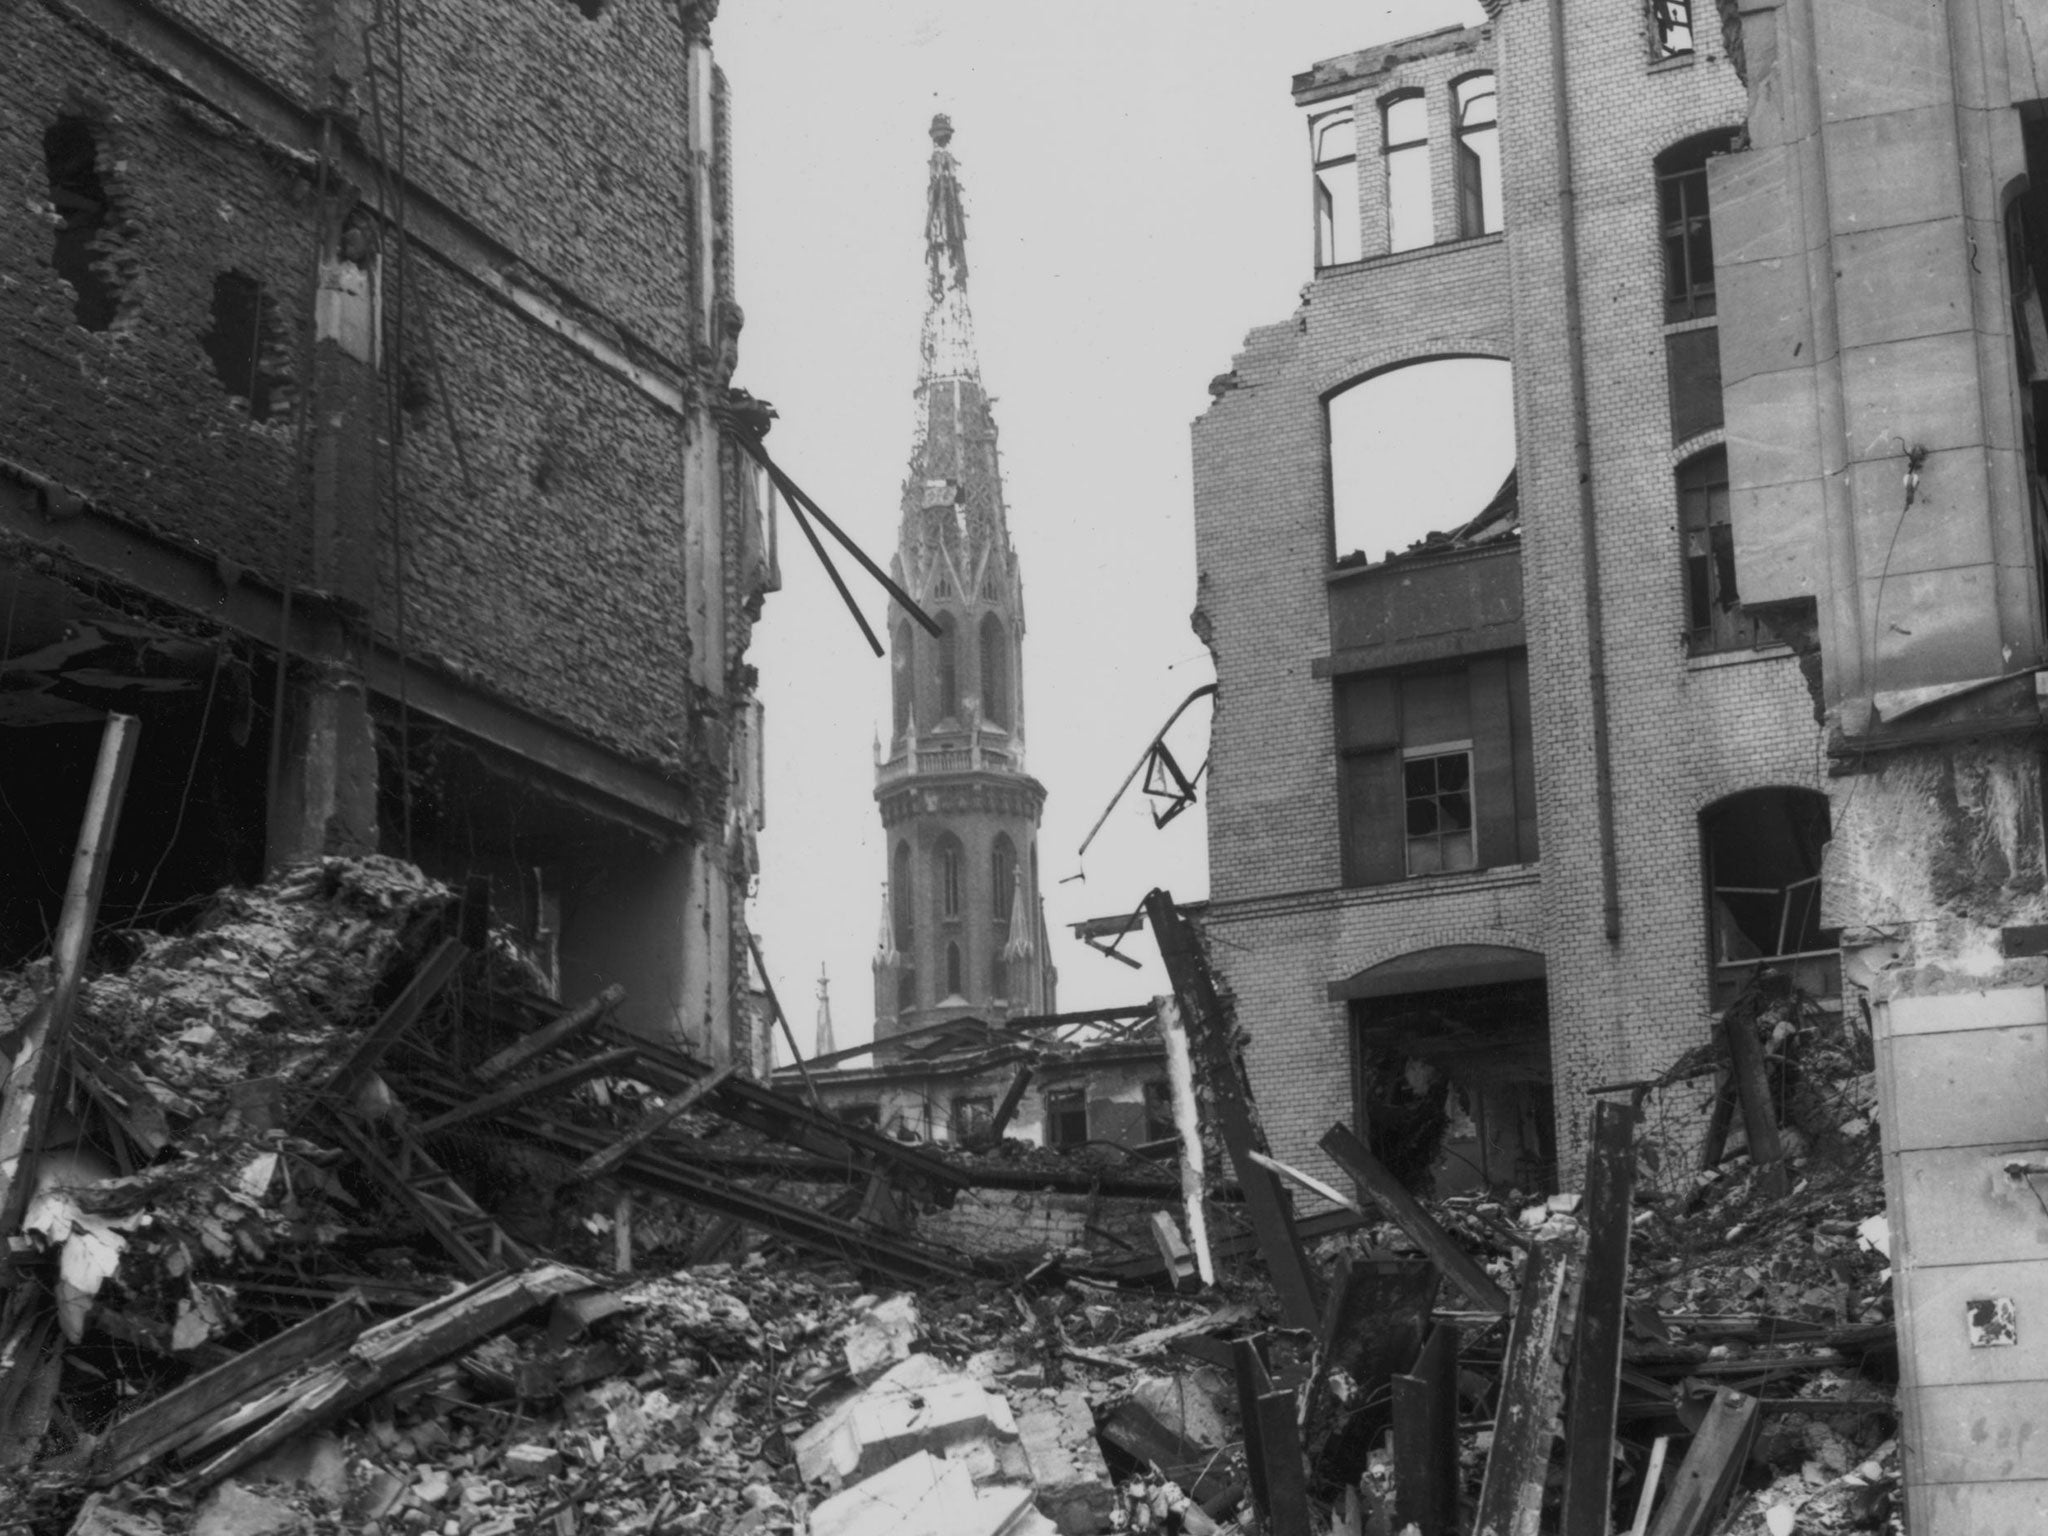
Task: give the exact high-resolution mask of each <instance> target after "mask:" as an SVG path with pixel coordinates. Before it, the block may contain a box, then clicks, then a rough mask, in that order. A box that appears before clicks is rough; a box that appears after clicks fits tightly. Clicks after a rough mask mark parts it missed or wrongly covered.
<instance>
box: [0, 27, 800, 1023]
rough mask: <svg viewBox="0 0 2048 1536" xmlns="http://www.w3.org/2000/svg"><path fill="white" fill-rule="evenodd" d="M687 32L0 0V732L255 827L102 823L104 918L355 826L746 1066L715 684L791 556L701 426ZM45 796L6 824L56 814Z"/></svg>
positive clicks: (703, 301) (720, 376) (738, 774)
mask: <svg viewBox="0 0 2048 1536" xmlns="http://www.w3.org/2000/svg"><path fill="white" fill-rule="evenodd" d="M715 9H716V7H715V4H697V3H690V4H684V5H681V6H674V5H669V4H660V3H656V0H611V3H608V4H606V5H604V6H602V7H601V8H595V9H594V10H593V9H592V8H587V7H581V6H577V5H573V4H569V3H565V0H493V3H489V4H455V3H452V0H400V3H395V4H394V3H385V4H382V5H378V6H371V5H369V4H367V3H362V0H297V3H289V4H287V3H268V4H260V5H250V4H240V3H236V4H227V3H221V0H175V3H171V4H167V5H164V6H153V5H149V4H143V3H139V0H78V3H69V0H48V3H43V0H37V3H33V4H29V5H25V6H17V7H11V8H9V10H8V12H7V14H6V15H5V16H4V17H0V52H4V53H5V55H6V56H7V57H8V59H9V60H10V65H9V73H10V78H11V79H12V81H13V82H14V85H15V90H14V94H13V97H12V105H13V107H14V110H13V111H12V112H11V113H10V114H9V119H8V123H7V125H6V126H5V127H4V128H0V177H4V181H5V184H6V185H7V186H8V188H9V189H10V192H11V194H12V195H11V196H10V198H9V208H10V209H11V212H10V214H9V215H8V216H7V217H6V218H4V219H0V253H4V254H0V270H4V272H5V273H6V274H7V277H6V279H5V280H4V282H0V329H4V334H5V336H6V341H5V343H4V348H0V461H4V462H0V559H4V562H5V563H4V565H0V580H4V582H5V583H6V585H7V589H8V599H7V600H8V602H9V603H10V605H11V606H10V608H9V611H10V613H12V614H14V615H15V618H14V619H13V620H11V621H10V625H9V633H8V635H7V638H6V641H5V646H4V654H5V656H6V658H7V659H8V661H9V663H10V671H11V672H13V673H14V674H15V677H14V678H13V679H11V681H14V682H18V683H21V684H23V685H25V686H24V687H22V688H21V690H20V691H19V692H18V693H17V695H16V697H17V700H18V699H19V698H20V697H22V696H24V695H26V696H30V697H32V698H33V699H35V700H36V701H38V702H37V703H36V704H35V706H34V707H33V708H27V707H20V706H19V705H18V706H17V707H16V708H14V709H13V710H11V711H0V727H4V728H7V729H9V730H10V732H20V733H23V734H22V738H21V739H22V740H23V741H24V742H25V743H26V742H28V741H31V740H40V741H42V742H46V743H48V742H55V741H57V740H58V736H59V735H60V734H61V733H65V732H70V733H72V734H77V733H78V732H79V731H81V730H84V729H85V728H86V726H87V722H88V721H89V720H90V719H91V718H92V717H93V716H95V715H96V713H97V712H99V711H103V710H105V709H107V708H121V709H124V710H130V711H133V710H135V709H137V708H138V707H139V708H140V711H141V712H142V713H143V715H144V720H145V734H144V740H145V746H144V749H143V750H144V753H145V761H144V764H143V765H142V767H141V768H140V769H139V770H138V775H139V776H155V777H159V778H161V779H163V780H166V781H168V782H169V783H170V784H171V786H172V787H173V789H175V787H176V785H177V784H178V783H179V782H180V781H181V780H183V779H187V778H189V780H190V782H191V784H192V785H193V786H194V789H193V790H192V792H191V793H190V794H188V795H187V796H186V797H185V798H186V800H191V799H193V797H194V796H197V797H199V798H200V799H206V797H208V796H209V795H211V796H212V799H211V800H210V801H208V803H207V805H206V806H205V807H204V814H203V815H201V816H198V817H196V818H194V822H195V825H199V826H204V825H205V824H206V823H207V822H208V820H209V819H221V820H228V821H234V822H237V823H239V824H241V831H240V833H239V834H238V837H239V842H237V844H236V851H235V852H234V854H233V857H231V858H230V857H227V856H226V855H223V859H222V860H216V861H213V862H212V863H207V862H206V861H204V860H202V859H199V858H197V857H196V856H195V855H194V851H193V849H192V848H191V847H190V846H187V845H189V843H190V841H191V839H190V838H186V839H184V841H183V843H182V844H180V845H179V846H174V847H170V848H166V847H164V845H163V842H162V831H163V829H164V826H165V825H167V824H168V817H166V818H165V820H164V824H163V825H159V826H158V827H157V828H156V829H155V830H154V831H153V832H152V833H150V834H147V835H144V836H140V837H135V838H131V842H132V843H134V844H135V845H136V853H135V856H136V857H137V858H139V859H141V861H142V862H141V865H140V867H139V868H138V869H134V870H129V869H123V868H121V867H118V866H117V868H116V870H115V872H114V875H113V877H112V881H111V884H110V888H109V898H108V899H109V903H110V907H111V908H112V909H113V910H115V911H119V910H121V909H122V908H123V906H124V904H128V905H132V904H134V903H136V902H138V901H140V900H141V898H142V897H143V896H144V894H145V893H146V887H147V882H148V878H149V875H148V865H149V862H150V860H152V859H154V858H155V857H156V855H157V854H158V853H159V852H163V853H165V854H166V857H167V859H168V866H167V868H166V870H165V872H164V874H163V875H162V877H161V880H160V883H159V884H158V886H157V888H156V889H155V891H154V892H153V895H152V900H151V905H153V906H156V905H161V904H162V902H161V900H159V898H164V897H166V896H168V897H169V898H170V900H171V902H172V903H173V904H175V903H176V902H178V901H181V900H185V899H188V898H192V897H196V896H197V895H199V894H200V893H201V889H202V887H203V886H204V884H205V882H206V881H208V880H212V881H215V882H218V881H219V880H220V879H221V878H223V877H239V878H250V877H252V876H254V875H257V874H260V873H261V870H262V868H263V867H264V866H266V865H274V864H276V863H279V862H284V861H288V860H289V859H292V858H296V857H303V856H306V855H309V854H317V853H319V852H322V851H337V850H343V849H355V848H364V847H380V848H382V849H383V850H384V851H387V852H397V853H404V854H408V855H410V856H412V857H415V858H417V859H418V861H419V862H421V863H422V864H423V865H425V866H426V867H427V868H428V869H429V870H430V871H431V872H433V873H435V874H438V875H441V876H443V877H444V878H449V879H452V880H455V881H458V882H460V881H462V880H464V879H477V880H484V881H488V882H489V886H490V890H491V896H492V900H493V903H494V906H495V907H496V909H497V910H498V911H499V913H500V914H501V915H505V914H510V915H511V916H512V917H513V920H514V923H515V926H518V927H520V928H522V929H523V930H524V931H525V933H526V935H527V936H528V937H529V938H530V939H531V941H532V942H531V946H530V956H531V958H532V959H533V960H534V961H535V963H536V964H537V965H539V966H540V967H541V969H542V971H543V972H544V973H547V974H549V975H550V976H551V977H552V978H553V979H555V980H556V981H557V982H558V984H559V986H560V988H561V990H562V992H563V994H564V995H565V996H566V997H568V998H570V999H571V1000H575V999H578V998H580V997H581V996H584V995H588V994H589V993H592V992H594V991H596V990H597V989H598V988H599V987H601V986H602V985H604V984H606V983H607V982H610V981H619V982H623V983H624V984H625V985H626V987H627V989H628V992H629V994H630V999H629V1002H628V1003H627V1005H626V1007H625V1016H626V1017H627V1018H628V1019H629V1021H630V1022H631V1023H632V1024H633V1025H634V1026H635V1027H636V1028H642V1029H646V1030H649V1031H653V1032H658V1033H662V1034H666V1035H669V1036H671V1037H673V1038H675V1039H677V1040H678V1041H680V1042H681V1043H685V1044H687V1045H689V1046H690V1047H691V1048H693V1049H697V1050H699V1051H701V1052H704V1053H706V1054H709V1055H713V1056H716V1057H718V1058H720V1059H725V1058H726V1057H727V1056H728V1055H737V1056H738V1058H739V1059H742V1060H745V1061H757V1060H758V1059H760V1058H761V1057H762V1055H763V1051H762V1044H763V1043H762V1042H760V1041H756V1040H753V1039H751V1038H750V1037H749V1034H750V1029H751V1026H749V1025H747V1024H746V1023H745V1022H744V1020H745V1019H747V1018H748V1017H750V1016H751V1015H750V1013H749V1012H748V1010H746V1009H745V1008H743V1007H741V1006H738V1003H739V999H740V998H741V997H742V996H743V993H744V978H745V975H746V970H745V962H744V954H745V939H744V928H743V915H742V912H741V906H740V904H741V902H742V900H743V898H744V894H745V891H746V888H747V885H748V882H749V880H750V879H751V877H752V875H753V873H754V855H753V833H754V830H755V828H756V826H757V825H758V821H759V815H760V805H759V791H758V783H759V761H758V707H757V705H756V704H755V702H754V699H753V690H752V685H753V677H752V672H751V669H750V668H749V667H748V666H747V665H746V663H745V659H744V658H745V654H746V648H747V642H748V637H749V634H750V631H751V628H752V624H753V622H754V620H755V618H756V617H757V616H758V614H759V611H760V603H761V599H762V597H763V595H764V594H765V593H766V592H767V591H769V590H772V589H773V587H774V585H775V584H776V577H775V554H774V542H773V529H772V527H771V526H770V523H769V521H768V517H769V509H768V506H767V502H766V497H765V494H764V492H763V491H762V489H761V487H760V485H759V483H758V481H757V476H756V474H755V472H754V471H753V470H752V469H751V467H750V465H749V463H748V461H747V460H745V459H744V458H743V457H742V456H741V455H740V454H739V453H738V452H737V451H736V450H735V449H734V448H732V447H731V445H729V444H727V443H726V442H725V441H724V439H723V437H722V434H721V432H720V429H719V428H718V426H717V425H716V423H715V422H714V420H713V417H712V414H711V412H712V408H713V407H714V406H717V405H720V404H722V403H723V401H724V400H725V399H726V397H727V390H728V386H729V384H730V380H731V374H732V369H733V365H734V359H735V356H736V353H735V345H736V342H737V337H738V332H739V328H740V323H741V317H740V311H739V307H738V305H737V303H736V302H735V300H734V289H733V272H732V263H731V246H732V241H731V230H730V217H731V188H730V179H731V162H730V126H729V117H730V113H729V108H728V105H727V102H726V88H725V83H724V78H723V76H722V75H721V74H720V73H719V72H718V71H717V69H716V67H715V65H714V64H713V63H712V61H711V57H710V41H709V26H710V21H711V17H712V13H713V12H714V11H715ZM81 144H89V145H90V151H89V153H85V152H82V151H81V150H80V149H79V146H80V145H81ZM53 146H54V147H53ZM60 151H61V153H60ZM74 230H75V231H77V232H74ZM67 240H68V241H69V246H68V247H67V245H66V241H67ZM67 249H68V250H69V251H71V252H74V253H75V252H77V251H79V250H84V251H86V252H88V253H89V254H90V257H91V269H90V272H89V273H85V274H84V275H80V268H79V265H78V261H77V258H76V256H75V255H67ZM67 264H68V265H69V268H70V270H71V271H72V272H73V274H74V275H75V276H79V277H80V281H79V282H78V283H74V282H73V281H71V280H69V279H67V277H66V276H65V275H64V271H63V270H62V269H63V268H64V267H65V266H66V265H67ZM81 284H82V285H83V286H82V287H81ZM85 289H93V290H94V293H93V294H91V295H88V294H87V293H86V292H85V291H84V290H85ZM109 310H110V311H111V313H110V314H109ZM245 355H246V361H247V364H248V369H249V373H248V377H247V378H244V377H242V376H241V363H242V361H243V359H244V357H245ZM88 621H90V624H91V628H90V632H89V636H88V638H91V639H96V640H103V641H106V642H107V645H108V646H109V647H111V648H112V650H113V651H119V652H121V654H122V656H123V657H124V658H125V659H124V660H123V666H125V667H126V668H127V671H126V672H122V673H121V675H120V676H119V677H118V678H116V677H113V676H110V666H109V663H108V660H107V657H108V654H109V652H104V651H93V652H90V654H88V653H87V652H85V651H80V650H79V646H80V645H81V644H82V643H83V642H81V641H80V640H79V639H78V638H77V637H78V635H79V634H80V633H81V625H82V624H85V623H87V622H88ZM131 629H133V630H134V631H135V633H133V634H131V633H130V630H131ZM67 636H68V637H69V638H66V637H67ZM53 644H54V645H55V646H56V649H55V650H53V649H52V648H51V647H52V645H53ZM181 646H182V647H183V648H184V649H183V650H179V649H178V648H179V647H181ZM123 647H125V648H126V650H123ZM129 651H132V652H134V653H135V655H134V656H133V657H130V656H128V655H127V652H129ZM138 657H139V658H140V659H136V658H138ZM166 657H170V658H172V659H171V660H165V658H166ZM84 661H91V662H92V663H93V665H92V666H90V667H88V666H85V665H84V664H83V662H84ZM145 663H147V666H145V665H144V664H145ZM150 667H154V668H156V671H155V672H154V673H149V671H148V669H149V668H150ZM138 669H140V670H139V671H138ZM112 670H113V671H116V672H119V671H120V670H121V669H120V668H113V669H112ZM144 673H148V680H149V682H150V684H151V690H150V691H148V692H147V693H146V694H144V696H143V702H142V704H141V705H140V706H138V705H137V689H138V687H139V686H140V679H141V677H142V675H143V674H144ZM224 700H225V702H224ZM280 704H281V705H282V709H281V711H280V709H279V707H278V706H279V705H280ZM30 732H36V733H40V735H39V736H30V735H28V734H27V733H30ZM273 740H274V741H275V743H276V745H275V746H274V747H273V745H272V743H273ZM152 741H154V742H156V743H159V744H160V745H159V747H158V750H160V751H161V752H162V753H163V756H162V757H161V758H159V759H152V758H151V757H150V756H149V754H150V752H151V746H150V745H149V744H150V743H151V742H152ZM10 756H12V757H13V758H14V759H15V760H16V761H17V762H20V761H22V760H23V754H20V753H10ZM58 756H59V757H62V756H63V754H62V753H60V754H58ZM188 762H189V763H190V764H191V772H190V774H189V775H188V774H187V773H186V768H187V764H188ZM32 778H33V776H32V775H29V774H28V772H27V770H26V769H16V770H14V774H13V776H12V777H10V779H9V781H8V783H7V786H6V787H7V790H8V793H9V797H10V799H11V800H12V801H13V803H15V804H16V805H17V806H20V805H21V804H23V798H22V797H23V795H24V794H28V795H31V796H32V797H34V798H33V799H32V803H36V804H38V805H42V804H47V805H48V807H49V809H48V817H49V819H50V821H51V822H52V824H53V825H55V826H63V825H67V824H69V823H70V822H71V821H72V820H73V818H74V815H75V812H74V810H73V809H72V807H71V806H70V803H69V800H68V799H66V798H64V797H66V796H69V795H72V794H74V793H76V790H75V787H73V786H70V785H68V784H66V783H64V782H62V777H61V775H58V776H53V778H52V782H50V783H48V784H45V783H43V782H41V781H40V780H37V781H34V782H31V780H32ZM231 782H232V784H233V785H234V786H235V788H236V791H237V793H236V794H235V795H234V796H230V793H229V789H228V787H227V786H228V785H229V784H230V783H231ZM250 789H254V790H255V791H256V794H255V796H254V803H251V801H250V797H249V796H248V794H247V791H248V790H250ZM45 797H54V798H45ZM182 803H183V802H180V804H182ZM157 809H161V808H157ZM172 841H173V843H180V840H179V839H176V838H174V839H173V840H172ZM144 844H148V845H149V846H148V847H147V853H146V855H145V853H144V851H143V845H144ZM21 853H22V856H23V857H24V858H25V859H26V860H27V862H29V863H41V862H47V858H48V850H45V849H42V848H40V847H35V848H26V849H24V850H22V851H21ZM202 865H203V866H204V867H203V868H202V867H201V866H202ZM188 866H190V867H189V868H188ZM7 918H8V924H9V926H8V939H9V942H10V943H12V942H13V941H14V938H15V935H16V930H17V929H19V930H22V931H24V932H25V931H27V930H28V929H30V928H32V927H33V926H34V921H35V914H34V912H33V911H30V910H28V909H27V908H25V907H24V908H20V909H19V910H16V909H10V911H9V912H8V914H7Z"/></svg>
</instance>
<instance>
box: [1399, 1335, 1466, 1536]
mask: <svg viewBox="0 0 2048 1536" xmlns="http://www.w3.org/2000/svg"><path fill="white" fill-rule="evenodd" d="M1457 1519H1458V1330H1457V1329H1456V1328H1454V1327H1453V1326H1451V1325H1450V1324H1449V1323H1439V1324H1438V1325H1437V1326H1436V1327H1434V1328H1432V1329H1431V1330H1430V1334H1429V1341H1428V1342H1427V1343H1425V1344H1424V1345H1423V1346H1422V1352H1421V1353H1420V1354H1419V1355H1417V1356H1416V1360H1415V1371H1414V1374H1413V1375H1409V1376H1396V1377H1395V1378H1394V1524H1395V1526H1396V1527H1397V1528H1399V1529H1406V1528H1407V1527H1408V1526H1410V1525H1413V1526H1414V1527H1415V1529H1416V1531H1417V1533H1418V1536H1454V1533H1455V1532H1456V1530H1457Z"/></svg>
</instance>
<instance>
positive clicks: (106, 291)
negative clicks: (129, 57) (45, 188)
mask: <svg viewBox="0 0 2048 1536" xmlns="http://www.w3.org/2000/svg"><path fill="white" fill-rule="evenodd" d="M43 165H44V169H45V171H46V172H47V174H48V176H49V179H50V202H51V204H52V205H53V206H54V207H55V208H56V210H57V241H56V248H55V249H54V250H53V251H52V252H51V254H50V265H51V266H53V267H55V268H56V269H57V275H58V276H59V277H61V278H63V279H64V281H65V282H67V283H69V284H70V285H71V292H72V294H73V304H72V313H73V314H74V315H75V316H76V318H77V320H78V323H79V324H80V325H82V326H84V327H85V328H86V329H87V330H88V331H104V330H107V329H109V328H110V327H112V325H113V323H114V320H115V318H116V316H117V315H118V314H119V312H120V307H121V305H120V295H119V293H118V292H117V291H116V290H115V287H114V284H113V281H112V279H111V278H110V277H109V275H108V273H107V270H106V249H105V245H106V241H107V238H108V234H109V231H108V213H109V199H108V197H107V187H106V183H105V182H104V181H102V180H101V179H100V157H99V140H98V138H97V137H96V136H95V135H94V133H93V130H92V125H91V124H90V123H88V122H86V121H85V119H83V118H80V117H60V118H58V119H57V121H56V122H54V123H52V124H51V125H50V126H49V127H48V128H47V129H46V130H44V133H43Z"/></svg>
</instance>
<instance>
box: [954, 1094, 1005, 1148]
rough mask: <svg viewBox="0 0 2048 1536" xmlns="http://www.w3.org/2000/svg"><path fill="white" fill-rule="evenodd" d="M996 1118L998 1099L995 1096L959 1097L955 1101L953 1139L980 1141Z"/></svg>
mask: <svg viewBox="0 0 2048 1536" xmlns="http://www.w3.org/2000/svg"><path fill="white" fill-rule="evenodd" d="M995 1118H996V1101H995V1099H994V1097H993V1096H989V1097H981V1096H979V1095H977V1096H974V1097H971V1098H965V1097H963V1098H957V1099H955V1100H954V1101H953V1139H954V1140H955V1141H979V1140H981V1139H982V1138H983V1137H985V1136H987V1135H988V1133H989V1127H990V1126H992V1125H994V1124H995Z"/></svg>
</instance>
